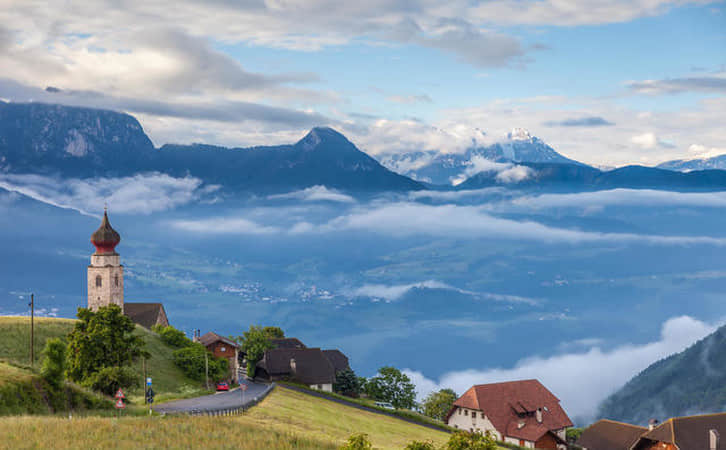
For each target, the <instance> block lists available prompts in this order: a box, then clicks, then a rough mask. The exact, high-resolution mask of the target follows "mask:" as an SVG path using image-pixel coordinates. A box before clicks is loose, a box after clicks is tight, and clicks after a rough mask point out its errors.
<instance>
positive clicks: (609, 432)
mask: <svg viewBox="0 0 726 450" xmlns="http://www.w3.org/2000/svg"><path fill="white" fill-rule="evenodd" d="M646 431H648V429H647V428H645V427H639V426H637V425H630V424H629V423H622V422H616V421H614V420H606V419H603V420H598V421H597V422H595V423H593V424H592V425H590V426H589V427H587V428H585V430H584V431H583V432H582V434H581V435H580V437H579V439H578V440H577V445H579V446H580V447H582V448H583V449H584V450H629V449H630V447H632V446H633V444H635V442H637V441H638V439H640V436H642V435H643V434H644V433H645V432H646Z"/></svg>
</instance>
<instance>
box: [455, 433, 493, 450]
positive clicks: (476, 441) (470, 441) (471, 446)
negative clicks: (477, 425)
mask: <svg viewBox="0 0 726 450" xmlns="http://www.w3.org/2000/svg"><path fill="white" fill-rule="evenodd" d="M498 448H499V446H498V445H497V441H495V440H494V438H493V437H492V436H491V434H489V432H487V433H486V434H481V433H479V432H476V433H468V432H466V431H457V432H455V433H454V434H452V435H451V437H450V438H449V441H448V442H447V443H446V445H445V446H444V450H497V449H498Z"/></svg>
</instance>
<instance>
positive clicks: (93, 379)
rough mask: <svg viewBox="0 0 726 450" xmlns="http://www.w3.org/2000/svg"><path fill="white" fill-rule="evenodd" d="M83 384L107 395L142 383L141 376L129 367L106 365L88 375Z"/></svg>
mask: <svg viewBox="0 0 726 450" xmlns="http://www.w3.org/2000/svg"><path fill="white" fill-rule="evenodd" d="M83 384H84V385H86V386H88V387H90V388H91V389H93V390H94V391H100V392H103V393H104V394H106V395H114V394H116V392H117V391H118V390H119V388H121V389H127V388H131V387H137V386H139V385H140V382H139V377H137V376H136V374H135V373H134V371H133V370H131V369H130V368H128V367H104V368H103V369H101V370H99V371H97V372H95V373H94V374H93V375H91V376H89V377H87V378H86V379H85V380H84V381H83Z"/></svg>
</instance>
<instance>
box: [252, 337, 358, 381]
mask: <svg viewBox="0 0 726 450" xmlns="http://www.w3.org/2000/svg"><path fill="white" fill-rule="evenodd" d="M270 342H271V343H272V344H273V345H275V348H273V349H270V350H267V351H265V354H264V356H263V357H262V359H261V360H260V361H259V362H258V363H257V366H256V368H255V378H256V379H260V380H264V381H278V380H289V381H294V382H297V383H302V384H305V385H307V386H309V387H311V388H313V389H320V390H323V391H328V392H332V391H333V383H335V376H336V374H337V373H338V372H340V371H342V370H345V369H349V368H350V365H349V363H348V357H347V356H345V354H343V352H341V351H340V350H321V349H319V348H307V347H306V346H305V344H303V343H302V342H301V341H300V340H299V339H297V338H282V339H271V340H270Z"/></svg>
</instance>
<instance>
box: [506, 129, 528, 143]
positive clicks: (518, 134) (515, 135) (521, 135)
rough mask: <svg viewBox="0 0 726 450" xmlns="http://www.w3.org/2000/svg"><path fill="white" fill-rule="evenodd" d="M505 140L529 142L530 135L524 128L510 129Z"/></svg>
mask: <svg viewBox="0 0 726 450" xmlns="http://www.w3.org/2000/svg"><path fill="white" fill-rule="evenodd" d="M507 139H509V140H510V141H530V140H532V135H531V134H529V131H527V130H526V129H524V128H512V131H510V132H509V133H507Z"/></svg>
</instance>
